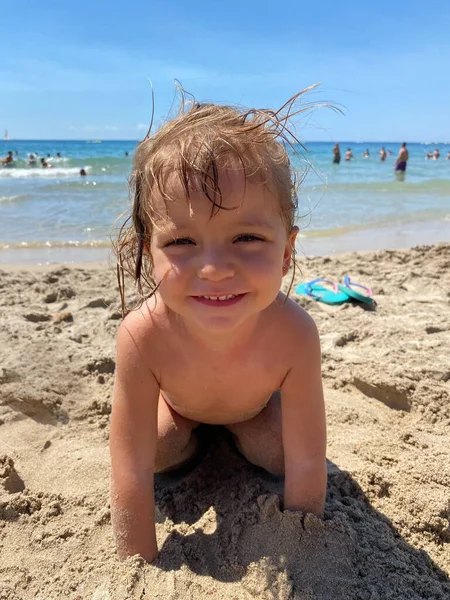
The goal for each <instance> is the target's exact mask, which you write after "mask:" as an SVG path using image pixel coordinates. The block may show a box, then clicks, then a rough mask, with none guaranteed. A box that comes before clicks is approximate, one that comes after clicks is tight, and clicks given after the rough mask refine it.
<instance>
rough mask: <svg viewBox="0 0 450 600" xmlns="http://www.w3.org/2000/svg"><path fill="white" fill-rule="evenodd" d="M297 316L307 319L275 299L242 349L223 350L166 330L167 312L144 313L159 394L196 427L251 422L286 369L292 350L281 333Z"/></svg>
mask: <svg viewBox="0 0 450 600" xmlns="http://www.w3.org/2000/svg"><path fill="white" fill-rule="evenodd" d="M153 305H154V303H153V302H152V301H149V307H150V306H153ZM144 313H147V311H145V310H144ZM303 315H304V317H303ZM302 317H303V318H308V317H307V315H306V313H304V311H303V310H302V309H301V308H300V307H298V306H297V305H296V304H295V303H294V302H292V301H291V300H288V301H287V302H286V303H285V304H283V296H280V298H279V300H278V301H277V302H275V303H273V304H272V305H271V306H270V307H268V308H267V309H266V310H265V311H263V313H262V314H261V317H260V322H259V323H258V326H257V327H256V328H255V332H254V334H253V335H252V336H251V337H250V338H249V339H248V340H247V341H246V342H245V343H244V344H242V345H241V347H239V348H236V347H235V348H233V351H232V352H222V351H212V350H211V348H207V347H205V346H204V345H202V344H199V343H198V341H194V340H193V339H192V338H189V336H188V334H187V332H186V331H184V330H180V329H179V328H178V330H176V328H174V327H170V326H168V325H169V319H170V315H168V314H167V312H166V309H163V310H159V309H156V310H154V311H152V313H151V315H150V314H146V315H145V318H146V319H147V320H148V319H150V320H151V323H152V326H151V330H152V332H151V341H150V338H149V356H148V360H149V364H151V368H152V371H153V373H154V375H155V377H156V379H157V381H158V383H159V385H160V390H161V395H162V396H163V398H164V399H165V400H166V402H167V403H168V404H170V405H171V406H172V408H173V409H174V410H175V411H176V412H177V413H178V414H180V415H182V416H184V417H186V418H188V419H191V420H194V421H198V422H200V423H210V424H221V425H225V424H230V423H238V422H241V421H245V420H248V419H250V418H252V417H253V416H255V415H256V414H258V412H260V411H261V410H262V409H263V408H264V407H265V405H266V404H267V402H268V401H269V399H270V397H271V396H272V394H273V392H275V391H276V390H278V389H279V388H280V386H281V383H282V382H283V379H284V378H285V377H286V375H287V372H288V371H289V368H290V365H291V362H292V348H289V347H288V346H287V344H286V336H285V335H283V332H285V331H286V330H287V329H286V328H289V322H290V321H291V320H292V319H298V318H302Z"/></svg>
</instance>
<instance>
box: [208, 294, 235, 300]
mask: <svg viewBox="0 0 450 600" xmlns="http://www.w3.org/2000/svg"><path fill="white" fill-rule="evenodd" d="M203 298H206V299H207V300H230V299H231V298H236V296H235V295H234V294H228V295H227V296H203Z"/></svg>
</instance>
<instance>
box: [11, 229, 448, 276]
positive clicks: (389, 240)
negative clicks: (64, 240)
mask: <svg viewBox="0 0 450 600" xmlns="http://www.w3.org/2000/svg"><path fill="white" fill-rule="evenodd" d="M446 242H450V222H443V221H431V222H427V223H423V222H422V223H421V222H418V223H408V224H405V225H401V226H398V225H397V226H392V227H384V228H373V229H371V228H369V229H361V230H359V229H358V230H353V231H347V232H345V233H343V234H339V235H335V236H327V235H324V236H321V235H320V233H319V232H317V231H315V232H314V233H313V234H312V235H308V230H304V232H302V231H300V234H299V237H298V238H297V244H296V246H297V254H298V255H299V256H337V255H340V254H346V253H348V252H374V251H379V250H407V249H409V248H412V247H414V246H422V245H424V246H431V245H435V244H440V243H446ZM98 262H102V263H105V262H106V263H108V264H110V265H111V266H115V257H114V254H113V252H112V248H111V247H99V248H92V247H88V248H85V247H73V246H71V247H52V246H45V247H43V248H29V247H23V248H14V249H3V250H0V269H3V268H5V267H8V266H17V267H18V268H19V267H24V268H29V267H33V266H45V265H49V266H51V265H60V264H64V265H68V266H74V265H79V264H82V265H86V266H89V265H92V264H94V263H98Z"/></svg>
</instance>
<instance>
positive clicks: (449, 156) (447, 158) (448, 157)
mask: <svg viewBox="0 0 450 600" xmlns="http://www.w3.org/2000/svg"><path fill="white" fill-rule="evenodd" d="M445 160H450V151H449V152H448V154H447V156H446V157H445Z"/></svg>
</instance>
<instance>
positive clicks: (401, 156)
mask: <svg viewBox="0 0 450 600" xmlns="http://www.w3.org/2000/svg"><path fill="white" fill-rule="evenodd" d="M408 159H409V152H408V150H407V149H406V142H403V144H402V147H401V148H400V151H399V153H398V157H397V160H396V161H395V171H396V172H403V173H404V172H405V171H406V163H407V162H408Z"/></svg>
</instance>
